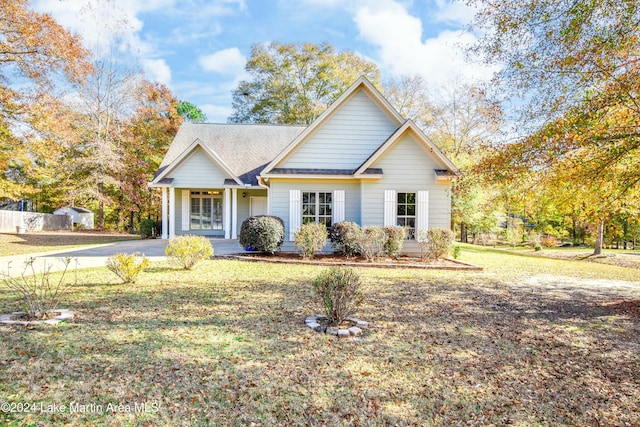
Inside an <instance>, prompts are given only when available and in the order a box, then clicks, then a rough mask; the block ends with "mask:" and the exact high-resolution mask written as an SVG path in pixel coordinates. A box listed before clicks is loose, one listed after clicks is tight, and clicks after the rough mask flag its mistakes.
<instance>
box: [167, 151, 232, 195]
mask: <svg viewBox="0 0 640 427" xmlns="http://www.w3.org/2000/svg"><path fill="white" fill-rule="evenodd" d="M167 178H173V185H174V187H178V188H221V187H222V186H224V180H225V179H226V178H231V177H229V176H226V174H225V173H224V172H223V171H221V170H220V169H219V168H218V167H217V166H216V165H215V164H214V163H213V162H212V161H211V159H210V158H209V156H207V155H206V154H205V152H204V151H202V149H200V148H197V149H195V150H194V152H193V153H192V154H191V155H189V156H188V157H187V158H186V159H184V160H183V161H182V163H181V164H179V165H178V166H177V167H176V169H174V170H173V172H172V173H171V174H170V175H169V176H167Z"/></svg>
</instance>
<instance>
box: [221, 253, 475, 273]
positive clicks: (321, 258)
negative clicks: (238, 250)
mask: <svg viewBox="0 0 640 427" xmlns="http://www.w3.org/2000/svg"><path fill="white" fill-rule="evenodd" d="M229 258H232V259H239V260H242V261H260V262H273V263H283V264H306V265H324V266H345V267H374V268H417V269H431V270H472V271H481V270H482V267H478V266H476V265H473V264H467V263H465V262H462V261H457V260H452V259H448V258H444V259H438V260H431V261H424V262H423V261H421V260H420V259H419V258H414V257H407V256H401V257H398V258H396V259H393V258H379V259H378V260H376V261H375V262H368V261H367V260H366V259H365V258H364V257H351V258H346V257H343V256H340V255H338V254H317V255H316V256H314V257H313V259H310V260H305V259H303V258H302V256H301V255H300V254H299V253H294V252H276V253H275V254H273V255H268V254H264V253H244V254H236V255H230V256H229Z"/></svg>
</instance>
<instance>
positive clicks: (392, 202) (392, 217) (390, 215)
mask: <svg viewBox="0 0 640 427" xmlns="http://www.w3.org/2000/svg"><path fill="white" fill-rule="evenodd" d="M396 213H397V212H396V191H395V190H384V226H385V227H388V226H390V225H396Z"/></svg>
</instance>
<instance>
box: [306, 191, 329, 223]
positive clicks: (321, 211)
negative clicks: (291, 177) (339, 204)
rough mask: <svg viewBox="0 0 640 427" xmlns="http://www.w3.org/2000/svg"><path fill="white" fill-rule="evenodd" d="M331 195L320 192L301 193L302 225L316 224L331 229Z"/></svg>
mask: <svg viewBox="0 0 640 427" xmlns="http://www.w3.org/2000/svg"><path fill="white" fill-rule="evenodd" d="M332 214H333V193H331V192H322V191H303V192H302V223H303V224H307V223H310V222H317V223H319V224H324V225H325V226H327V228H329V227H331V218H332Z"/></svg>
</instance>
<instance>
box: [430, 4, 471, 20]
mask: <svg viewBox="0 0 640 427" xmlns="http://www.w3.org/2000/svg"><path fill="white" fill-rule="evenodd" d="M436 7H437V10H436V12H435V14H434V18H435V19H436V20H437V21H440V22H448V23H453V24H459V25H467V24H469V23H471V21H473V17H474V16H475V14H476V9H475V8H473V7H471V6H468V5H466V4H465V3H463V2H461V1H452V0H436Z"/></svg>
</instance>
